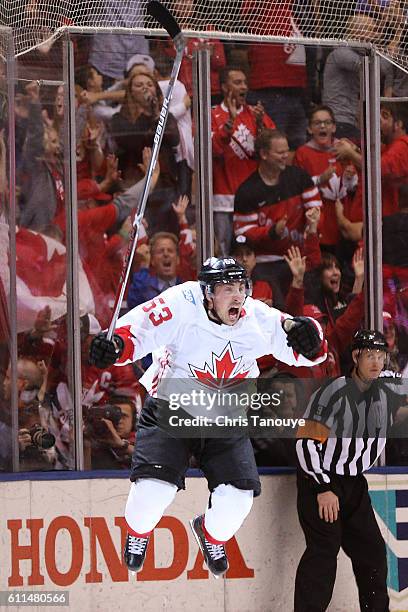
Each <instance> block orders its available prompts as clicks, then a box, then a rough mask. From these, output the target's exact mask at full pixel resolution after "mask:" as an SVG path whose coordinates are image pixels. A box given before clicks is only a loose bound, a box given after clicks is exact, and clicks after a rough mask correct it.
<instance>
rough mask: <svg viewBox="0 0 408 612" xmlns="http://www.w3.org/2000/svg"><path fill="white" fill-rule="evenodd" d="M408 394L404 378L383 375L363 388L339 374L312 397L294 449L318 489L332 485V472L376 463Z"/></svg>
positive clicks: (357, 470)
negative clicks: (383, 376)
mask: <svg viewBox="0 0 408 612" xmlns="http://www.w3.org/2000/svg"><path fill="white" fill-rule="evenodd" d="M407 393H408V389H407V385H406V383H404V384H403V383H402V380H400V381H398V380H396V379H393V378H379V379H378V380H375V381H374V382H373V383H372V384H371V386H370V387H369V388H368V389H367V390H366V391H364V392H362V391H360V390H359V388H358V387H357V385H356V383H355V382H354V380H353V379H352V378H346V377H344V376H341V377H339V378H336V379H334V380H329V381H328V382H327V383H326V384H325V385H323V386H322V387H320V388H319V389H318V390H317V391H316V392H315V393H314V394H313V395H312V397H311V399H310V401H309V405H308V407H307V410H306V413H305V415H304V419H305V421H306V425H305V427H299V430H298V434H297V437H298V438H299V439H298V441H297V443H296V453H297V457H298V461H299V464H300V467H301V469H302V470H303V471H304V472H305V473H306V474H307V475H308V476H309V477H312V478H313V479H314V480H315V481H316V485H317V490H318V491H327V490H329V489H330V482H331V477H330V475H331V474H340V475H346V476H356V475H358V474H361V473H362V472H365V471H366V470H368V469H369V468H370V467H371V466H372V465H373V464H374V463H375V461H376V459H377V458H378V457H379V456H380V454H381V452H382V450H383V449H384V446H385V442H386V438H387V433H388V431H389V428H390V427H391V425H392V423H393V414H395V412H396V410H397V409H398V407H399V406H401V405H403V404H404V403H406V402H405V401H404V400H405V397H404V396H405V395H406V394H407Z"/></svg>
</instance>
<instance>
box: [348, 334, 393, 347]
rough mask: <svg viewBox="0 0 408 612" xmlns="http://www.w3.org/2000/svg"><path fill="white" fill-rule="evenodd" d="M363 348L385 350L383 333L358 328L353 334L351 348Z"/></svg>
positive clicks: (386, 345)
mask: <svg viewBox="0 0 408 612" xmlns="http://www.w3.org/2000/svg"><path fill="white" fill-rule="evenodd" d="M364 348H368V349H376V350H378V351H386V352H387V351H388V344H387V341H386V339H385V336H384V334H382V333H381V332H379V331H377V330H375V329H360V330H359V331H358V332H356V333H355V334H354V338H353V342H352V343H351V350H352V351H354V350H355V349H364Z"/></svg>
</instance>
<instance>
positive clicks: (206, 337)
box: [90, 257, 326, 576]
mask: <svg viewBox="0 0 408 612" xmlns="http://www.w3.org/2000/svg"><path fill="white" fill-rule="evenodd" d="M198 278H199V281H198V282H197V281H190V282H186V283H183V284H182V285H178V286H175V287H171V288H169V289H167V290H166V291H164V292H163V293H162V294H161V295H160V296H159V297H158V298H155V299H154V300H152V301H150V302H146V303H145V304H141V305H139V306H137V307H136V308H134V309H133V310H131V311H130V312H129V313H127V314H126V315H125V316H124V317H121V318H120V319H119V321H118V327H117V329H116V330H115V333H114V336H113V338H112V340H108V339H107V337H106V334H100V335H99V336H97V337H96V338H95V340H94V341H93V343H92V346H91V351H90V355H91V359H92V360H93V362H94V363H95V365H97V366H98V367H101V368H106V367H108V366H109V365H110V364H112V363H115V364H116V365H119V366H120V365H125V364H127V363H130V362H131V361H135V360H136V359H140V358H141V357H143V356H144V355H146V354H147V353H150V352H152V351H155V353H154V361H153V364H152V366H151V367H150V368H149V370H148V371H147V372H146V373H145V375H144V376H143V377H142V379H141V383H142V384H143V385H144V386H145V387H146V389H147V390H148V397H147V399H146V402H145V405H144V407H143V410H142V412H141V416H140V419H139V423H138V430H137V439H136V447H135V452H134V456H133V464H132V471H131V476H130V479H131V481H132V485H131V488H130V493H129V497H128V500H127V504H126V510H125V518H126V521H127V524H128V536H127V540H126V546H125V552H124V556H125V561H126V563H127V566H128V567H129V569H131V570H132V571H138V570H139V569H140V568H141V567H142V565H143V562H144V559H145V555H146V549H147V545H148V542H149V537H150V534H151V532H152V530H153V529H154V528H155V526H156V525H157V523H158V522H159V520H160V519H161V517H162V515H163V513H164V511H165V510H166V508H167V506H168V505H169V504H170V503H171V502H172V501H173V499H174V496H175V494H176V492H177V490H179V489H184V488H185V483H184V476H185V472H186V469H187V467H188V459H189V455H190V453H191V451H192V450H194V455H195V456H196V458H198V460H199V463H200V467H201V469H202V470H203V472H204V474H205V476H206V478H207V481H208V487H209V490H210V492H211V494H210V500H209V503H208V506H207V509H206V511H205V514H204V515H201V516H197V517H196V518H195V519H193V520H192V521H190V523H191V528H192V530H193V533H194V536H195V538H196V540H197V542H198V544H199V546H200V548H201V551H202V553H203V556H204V559H205V561H206V564H207V566H208V569H209V570H210V571H211V572H212V573H213V574H214V575H215V576H219V575H222V574H224V573H225V572H226V571H227V569H228V561H227V557H226V554H225V548H224V544H225V542H227V541H228V540H229V539H230V538H232V536H233V535H234V534H235V533H236V531H237V530H238V529H239V528H240V526H241V525H242V523H243V521H244V519H245V518H246V516H247V515H248V513H249V511H250V509H251V506H252V500H253V497H254V496H255V497H256V496H258V495H259V494H260V491H261V487H260V481H259V477H258V472H257V469H256V464H255V460H254V454H253V450H252V446H251V442H250V440H249V438H248V437H247V436H245V435H240V434H239V435H236V434H235V432H234V436H232V437H229V438H220V437H215V436H214V437H207V436H204V437H201V438H200V439H199V440H198V444H197V439H192V438H180V437H175V436H172V435H170V434H169V433H168V431H165V430H164V429H163V428H161V427H160V426H159V424H158V417H159V414H160V413H162V410H161V406H162V405H163V402H162V395H161V396H160V398H158V389H160V388H161V387H159V382H160V381H163V380H165V379H171V380H172V384H174V385H175V384H176V382H177V379H178V381H179V382H180V381H182V382H184V381H185V380H186V379H187V380H189V381H192V383H198V382H201V383H203V384H205V383H206V382H207V384H208V383H210V385H211V386H212V388H214V385H217V383H219V382H220V379H221V380H225V379H226V378H227V379H229V380H228V382H229V383H232V382H234V381H233V379H235V381H242V379H246V378H255V377H257V376H258V373H259V370H258V367H257V364H256V359H257V358H258V357H260V356H262V355H265V354H269V353H273V354H274V355H275V357H276V358H278V359H280V360H281V361H284V362H286V363H289V364H292V365H296V364H298V365H308V366H313V365H314V364H318V363H321V362H322V361H324V359H325V358H326V343H325V341H324V340H323V333H322V331H321V328H320V326H319V324H318V323H316V322H315V321H314V320H313V319H309V318H307V317H297V318H294V319H293V323H291V324H290V325H291V329H290V331H288V333H287V334H286V332H285V331H284V329H283V327H282V325H283V323H284V321H285V319H287V318H290V317H288V316H287V315H284V314H282V313H281V312H280V311H278V310H276V309H274V308H270V307H269V306H267V305H266V304H263V303H262V302H259V301H257V300H254V299H252V298H251V297H250V294H251V285H250V281H249V279H248V276H247V273H246V271H245V269H244V268H243V267H242V266H240V265H239V264H238V263H237V262H236V260H235V259H232V258H222V259H217V258H215V257H212V258H210V259H208V260H207V261H206V262H205V263H204V265H203V267H202V268H201V271H200V273H199V276H198ZM156 349H159V350H156ZM207 388H208V387H207ZM167 405H168V402H167ZM159 406H160V409H159ZM197 446H198V449H197ZM197 450H198V451H199V456H198V457H197Z"/></svg>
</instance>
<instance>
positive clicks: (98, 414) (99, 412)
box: [84, 404, 122, 436]
mask: <svg viewBox="0 0 408 612" xmlns="http://www.w3.org/2000/svg"><path fill="white" fill-rule="evenodd" d="M121 418H122V411H121V409H120V408H119V406H115V405H114V404H104V405H103V406H91V407H85V408H84V420H85V422H86V424H87V426H88V430H89V431H92V432H93V433H94V434H96V435H97V436H103V435H104V434H106V425H105V423H104V422H103V421H102V419H107V420H108V421H111V422H112V424H113V426H114V427H117V426H118V425H119V421H120V419H121Z"/></svg>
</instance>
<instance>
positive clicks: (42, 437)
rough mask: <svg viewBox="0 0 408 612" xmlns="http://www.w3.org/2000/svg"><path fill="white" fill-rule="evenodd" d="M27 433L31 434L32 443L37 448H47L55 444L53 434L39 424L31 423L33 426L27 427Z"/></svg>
mask: <svg viewBox="0 0 408 612" xmlns="http://www.w3.org/2000/svg"><path fill="white" fill-rule="evenodd" d="M29 434H30V436H31V443H32V445H33V446H36V447H37V448H41V449H47V448H51V447H52V446H54V444H55V436H54V435H53V434H52V433H50V432H49V431H48V429H44V427H41V425H38V424H37V425H33V427H31V429H29Z"/></svg>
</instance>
